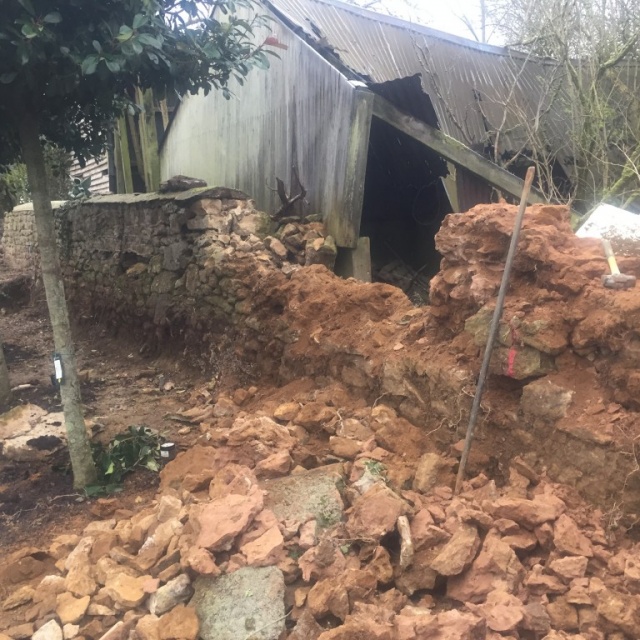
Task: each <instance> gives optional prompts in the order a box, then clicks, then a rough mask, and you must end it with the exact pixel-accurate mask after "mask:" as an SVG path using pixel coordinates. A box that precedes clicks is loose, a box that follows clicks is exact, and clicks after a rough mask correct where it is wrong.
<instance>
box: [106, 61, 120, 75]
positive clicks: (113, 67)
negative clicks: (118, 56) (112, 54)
mask: <svg viewBox="0 0 640 640" xmlns="http://www.w3.org/2000/svg"><path fill="white" fill-rule="evenodd" d="M105 63H106V65H107V69H109V71H111V73H118V71H120V64H119V63H118V61H117V60H105Z"/></svg>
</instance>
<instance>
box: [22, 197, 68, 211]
mask: <svg viewBox="0 0 640 640" xmlns="http://www.w3.org/2000/svg"><path fill="white" fill-rule="evenodd" d="M64 204H67V201H66V200H53V201H52V202H51V206H52V208H53V209H59V208H60V207H61V206H62V205H64ZM11 211H12V212H15V213H21V212H23V211H33V202H25V203H24V204H19V205H17V206H15V207H14V208H13V209H12V210H11Z"/></svg>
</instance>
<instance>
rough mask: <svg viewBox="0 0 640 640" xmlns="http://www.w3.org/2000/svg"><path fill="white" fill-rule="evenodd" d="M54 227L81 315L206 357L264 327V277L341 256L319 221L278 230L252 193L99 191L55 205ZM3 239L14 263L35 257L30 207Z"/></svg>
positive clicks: (9, 224)
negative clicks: (235, 333)
mask: <svg viewBox="0 0 640 640" xmlns="http://www.w3.org/2000/svg"><path fill="white" fill-rule="evenodd" d="M56 225H57V230H58V241H59V245H60V257H61V262H62V267H63V271H64V274H65V281H66V288H67V296H68V299H69V301H70V304H71V308H72V310H73V312H74V315H75V317H76V319H78V318H80V317H92V318H97V319H99V320H101V321H103V322H106V323H107V324H108V325H110V326H111V327H112V328H114V329H116V330H126V331H127V332H129V333H134V334H137V335H138V336H139V337H140V340H141V345H142V348H143V349H148V350H151V349H154V348H155V347H156V346H158V345H159V344H161V343H162V344H163V345H166V344H167V343H175V344H176V345H178V346H180V347H183V346H184V345H185V344H187V343H188V344H190V345H191V346H192V347H194V346H195V347H196V348H195V349H191V352H190V353H191V356H192V357H195V358H196V359H201V360H202V361H203V364H207V363H206V362H204V361H205V360H206V359H207V358H208V359H209V361H210V360H211V359H212V358H213V357H214V356H213V355H211V354H210V355H206V354H207V353H208V352H209V351H211V352H213V351H215V352H220V350H221V343H220V335H221V334H224V333H225V331H226V329H227V328H229V327H236V328H239V329H247V330H248V331H249V332H251V333H253V334H256V333H258V332H260V328H259V326H258V324H257V323H255V322H252V321H251V320H250V319H249V315H250V314H251V311H252V309H253V303H254V300H255V296H252V295H250V294H252V289H254V288H255V287H256V286H257V284H258V282H259V281H260V280H261V279H264V278H266V277H267V276H268V275H273V274H276V275H277V276H279V277H281V278H286V277H287V275H289V274H291V273H292V272H293V271H295V270H296V269H298V268H299V267H300V266H301V265H309V264H315V263H321V264H324V265H325V266H327V267H329V268H332V266H333V263H334V261H335V257H336V247H335V243H334V242H333V239H332V238H331V237H330V236H329V237H325V234H324V230H323V225H322V223H321V222H319V221H318V220H315V221H314V220H307V221H306V222H305V223H304V224H302V223H300V222H297V221H295V220H291V221H289V222H287V221H284V222H283V223H281V224H279V225H278V227H277V228H275V226H274V224H273V222H272V221H271V219H270V218H269V217H268V216H267V215H266V214H264V213H262V212H260V211H257V210H256V209H255V206H254V203H253V201H252V200H250V199H249V198H248V196H247V195H245V194H244V193H242V192H240V191H236V190H232V189H226V188H204V189H193V190H190V191H184V192H178V193H165V194H136V195H110V196H99V197H96V198H92V199H90V200H86V201H82V202H77V203H68V204H65V205H63V206H60V207H59V208H57V211H56ZM272 231H273V232H274V235H269V234H270V233H271V232H272ZM3 244H4V247H5V254H6V257H7V261H8V263H9V264H10V266H11V267H15V268H23V267H25V266H27V265H28V264H32V263H33V262H34V256H37V243H36V240H35V233H34V226H33V212H32V210H31V208H30V207H22V208H19V209H16V210H14V211H13V212H12V213H11V214H10V215H9V216H8V217H7V221H6V225H5V235H4V240H3ZM212 334H215V337H212ZM209 364H210V362H209Z"/></svg>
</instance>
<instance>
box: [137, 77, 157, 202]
mask: <svg viewBox="0 0 640 640" xmlns="http://www.w3.org/2000/svg"><path fill="white" fill-rule="evenodd" d="M136 96H137V97H138V102H139V104H140V105H141V106H142V109H143V111H142V113H141V114H140V117H139V123H140V146H141V147H142V160H143V163H144V170H143V175H144V183H145V186H146V189H147V191H148V192H150V191H157V190H158V187H159V186H160V155H159V149H158V133H157V131H156V109H155V104H154V100H153V91H151V89H146V90H145V91H142V90H140V89H138V88H136Z"/></svg>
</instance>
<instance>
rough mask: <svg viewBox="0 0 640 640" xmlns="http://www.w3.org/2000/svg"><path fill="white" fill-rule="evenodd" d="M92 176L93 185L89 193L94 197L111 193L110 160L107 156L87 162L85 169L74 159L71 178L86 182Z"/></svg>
mask: <svg viewBox="0 0 640 640" xmlns="http://www.w3.org/2000/svg"><path fill="white" fill-rule="evenodd" d="M89 176H91V185H90V186H89V191H91V193H92V194H93V195H104V194H106V193H111V189H110V188H109V160H108V158H107V156H106V155H104V156H102V157H101V158H99V159H97V160H87V164H86V165H85V166H84V167H81V166H80V163H79V162H78V161H77V160H76V159H74V160H73V165H72V166H71V177H72V178H80V179H81V180H84V179H85V178H88V177H89Z"/></svg>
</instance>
